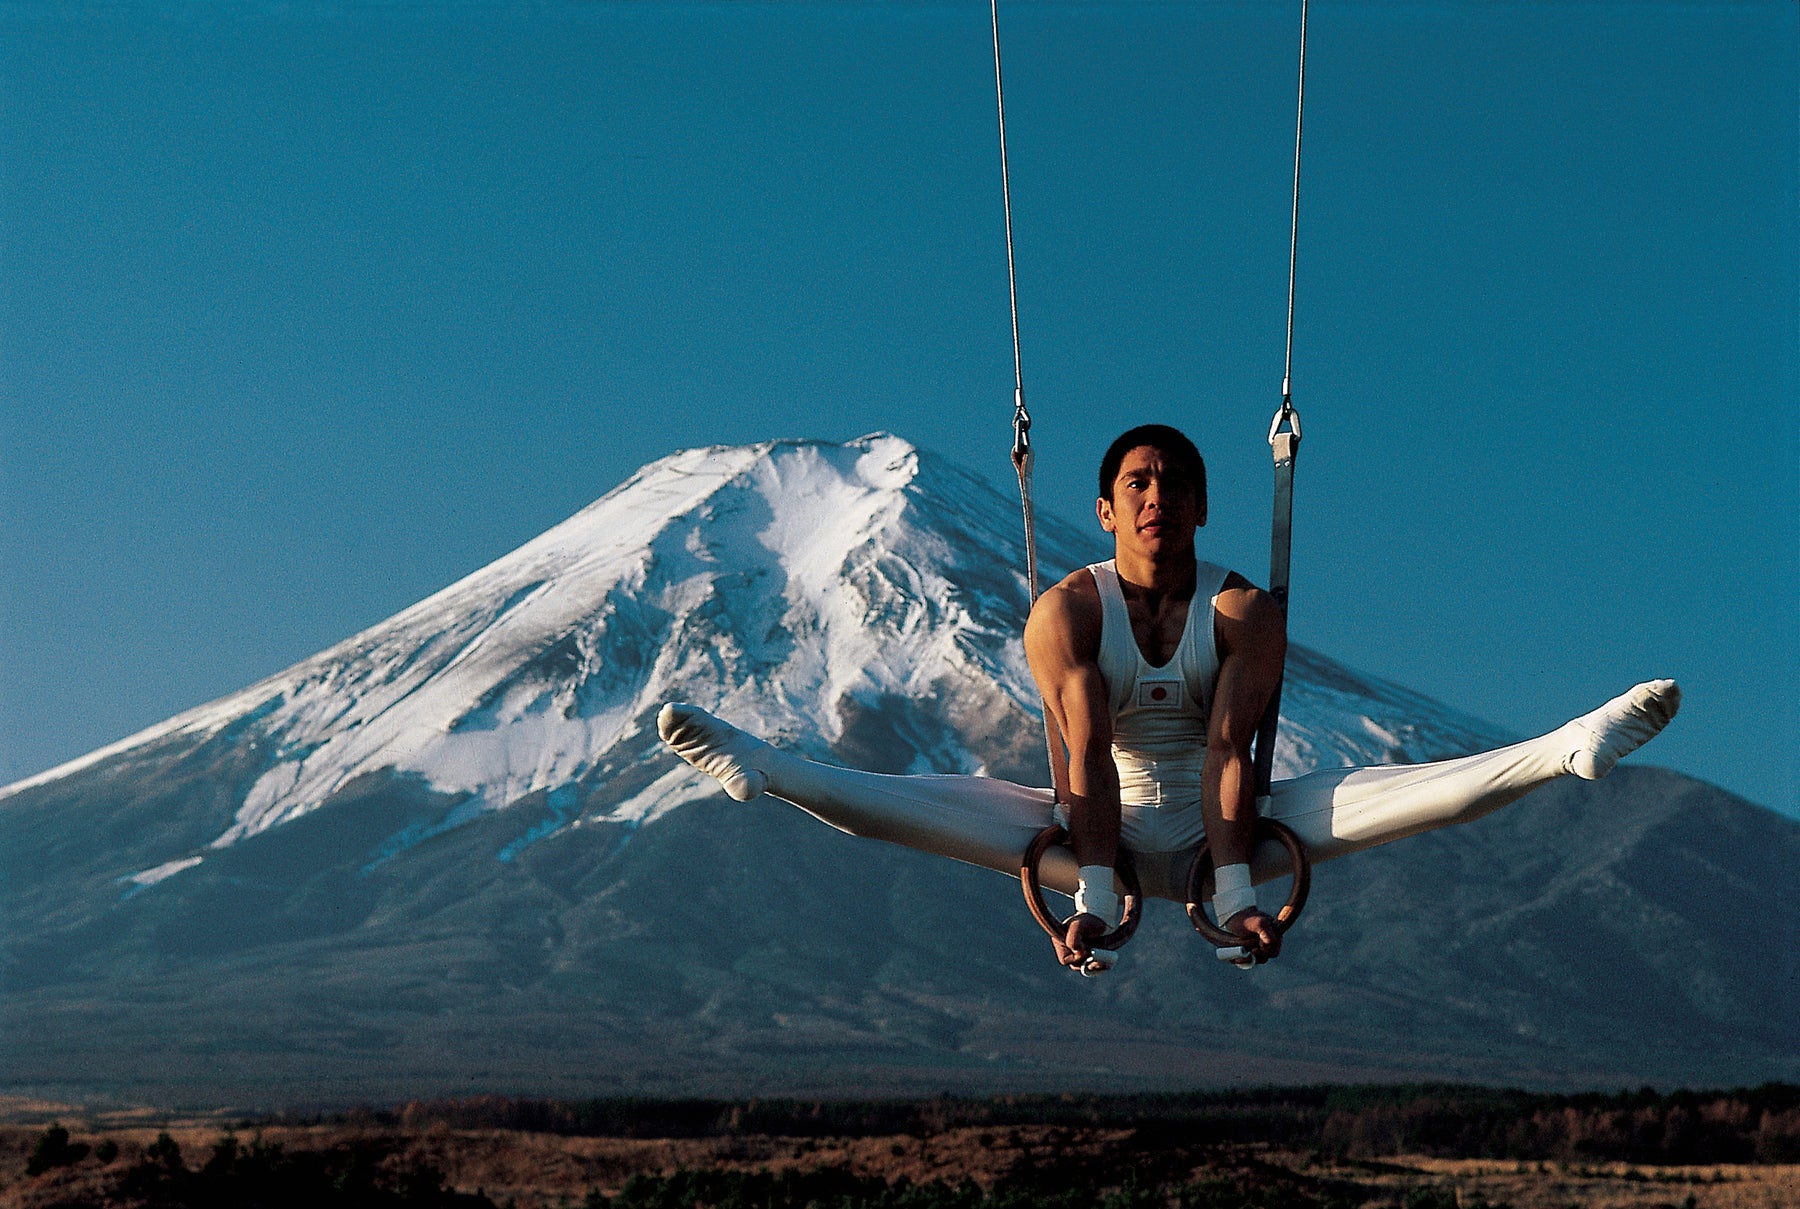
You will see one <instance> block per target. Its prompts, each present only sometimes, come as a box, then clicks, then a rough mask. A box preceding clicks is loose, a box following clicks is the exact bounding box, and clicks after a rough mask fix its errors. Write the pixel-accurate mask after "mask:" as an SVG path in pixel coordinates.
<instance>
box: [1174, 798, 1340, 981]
mask: <svg viewBox="0 0 1800 1209" xmlns="http://www.w3.org/2000/svg"><path fill="white" fill-rule="evenodd" d="M1253 834H1254V835H1255V837H1256V839H1257V841H1258V842H1260V841H1262V840H1278V841H1279V842H1280V843H1281V846H1282V847H1283V848H1286V849H1287V853H1288V862H1289V863H1290V864H1291V865H1292V866H1293V869H1294V888H1293V889H1292V890H1290V891H1288V898H1287V902H1285V903H1283V904H1282V906H1281V910H1280V911H1277V912H1276V913H1275V931H1276V932H1277V934H1279V933H1284V932H1286V931H1287V930H1288V929H1289V928H1291V927H1293V926H1294V921H1295V920H1296V919H1298V918H1299V917H1300V909H1301V908H1302V907H1304V906H1306V896H1307V894H1308V892H1310V891H1311V890H1312V861H1311V860H1310V859H1308V857H1307V855H1306V845H1305V844H1302V843H1301V842H1300V837H1299V836H1297V835H1295V834H1294V831H1293V828H1291V827H1288V826H1287V825H1285V824H1283V823H1278V822H1276V821H1275V820H1274V819H1265V818H1258V819H1257V820H1256V830H1255V832H1254V833H1253ZM1211 868H1212V852H1211V850H1210V849H1209V848H1208V846H1207V843H1206V841H1205V840H1201V841H1200V850H1199V851H1198V852H1196V853H1194V863H1193V865H1192V867H1190V868H1189V869H1188V879H1187V913H1188V919H1189V921H1191V922H1192V923H1193V925H1194V931H1196V932H1198V933H1200V935H1202V936H1204V937H1206V939H1207V940H1209V941H1211V942H1212V943H1213V945H1214V946H1216V947H1217V948H1221V949H1224V948H1229V947H1231V946H1233V945H1241V944H1243V943H1244V938H1243V937H1242V936H1239V935H1238V934H1237V933H1235V932H1230V931H1227V930H1226V929H1225V928H1224V927H1223V926H1222V925H1223V924H1224V923H1225V922H1226V921H1224V920H1220V921H1219V922H1218V923H1214V922H1213V921H1212V920H1211V919H1208V918H1207V915H1206V908H1205V907H1203V906H1201V905H1200V885H1201V883H1202V882H1203V881H1204V880H1205V877H1206V871H1207V870H1208V869H1211Z"/></svg>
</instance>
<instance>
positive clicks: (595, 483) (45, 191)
mask: <svg viewBox="0 0 1800 1209" xmlns="http://www.w3.org/2000/svg"><path fill="white" fill-rule="evenodd" d="M1001 19H1002V23H1003V34H1004V36H1005V38H1006V67H1007V89H1008V119H1009V126H1010V130H1009V136H1010V146H1011V151H1012V157H1013V162H1012V167H1013V183H1014V189H1015V195H1014V203H1015V220H1016V231H1017V239H1018V252H1019V257H1020V264H1019V271H1020V280H1019V286H1020V308H1021V321H1022V324H1023V328H1024V332H1023V339H1024V361H1025V379H1026V391H1027V396H1028V401H1029V403H1030V406H1031V410H1032V412H1033V415H1034V416H1035V417H1036V420H1037V428H1036V431H1035V435H1036V438H1037V443H1038V447H1039V450H1040V457H1041V462H1040V469H1039V481H1038V490H1039V494H1040V497H1041V498H1042V500H1043V502H1044V504H1045V506H1046V507H1047V508H1049V509H1050V510H1051V511H1054V512H1056V513H1059V514H1061V515H1063V516H1066V517H1069V518H1071V519H1076V520H1083V519H1085V518H1086V517H1087V516H1088V515H1089V513H1090V509H1091V491H1092V487H1091V475H1092V471H1091V466H1092V463H1093V462H1094V461H1095V459H1096V457H1097V454H1098V452H1099V450H1100V448H1101V447H1102V446H1103V445H1104V443H1105V441H1106V440H1107V438H1108V437H1110V436H1111V435H1112V433H1113V432H1115V431H1117V430H1118V429H1120V428H1123V427H1125V426H1127V425H1128V424H1131V423H1136V422H1139V421H1141V420H1146V419H1157V420H1165V421H1169V422H1174V423H1178V424H1181V425H1182V426H1184V427H1186V428H1187V429H1189V430H1190V431H1191V432H1193V433H1194V435H1195V436H1196V438H1197V439H1198V440H1199V441H1200V443H1201V445H1202V448H1203V449H1204V450H1205V451H1206V453H1207V455H1208V459H1209V463H1210V464H1211V466H1212V471H1213V484H1214V498H1213V515H1214V523H1213V525H1212V527H1211V528H1210V529H1209V530H1208V531H1207V532H1206V534H1205V535H1203V540H1204V541H1205V543H1206V545H1207V552H1208V553H1209V555H1210V556H1212V557H1214V558H1215V559H1216V560H1218V561H1223V562H1229V563H1231V564H1233V565H1237V566H1240V567H1242V568H1244V569H1245V570H1246V571H1247V572H1249V573H1250V574H1251V575H1252V577H1253V578H1258V579H1260V578H1262V576H1263V574H1264V572H1265V570H1266V566H1267V553H1266V541H1267V538H1266V526H1267V518H1268V498H1267V497H1268V478H1269V471H1268V454H1267V446H1266V444H1265V443H1264V440H1263V437H1264V432H1265V431H1266V427H1267V424H1268V419H1269V415H1270V413H1271V411H1272V410H1273V408H1274V406H1275V403H1276V402H1277V397H1278V392H1279V386H1280V377H1281V361H1282V347H1283V318H1284V314H1283V312H1284V306H1285V289H1286V270H1287V236H1288V200H1289V199H1288V190H1289V187H1290V178H1289V173H1290V171H1291V160H1290V157H1291V155H1292V150H1293V147H1292V138H1293V132H1292V121H1293V85H1294V79H1293V74H1294V62H1293V60H1294V49H1295V45H1294V43H1295V35H1296V32H1297V22H1298V4H1297V2H1296V3H1294V4H1288V3H1277V2H1270V3H1261V2H1258V3H1218V4H1202V3H1180V4H1177V3H1150V2H1145V3H1079V4H1075V3H1066V4H1065V3H1057V2H1054V0H1033V2H1031V3H1024V2H1021V0H1013V2H1011V3H1005V4H1003V5H1002V6H1001ZM987 22H988V12H987V7H986V5H985V4H982V3H968V2H958V3H930V2H924V0H920V2H916V3H830V4H826V3H817V4H808V3H788V4H761V3H753V2H743V3H732V4H725V3H712V4H708V3H692V4H688V3H668V4H661V3H658V4H649V3H646V4H607V3H583V4H559V3H539V4H492V5H490V4H481V5H476V4H412V3H405V4H402V3H392V4H387V3H354V4H352V3H345V4H315V3H305V2H293V3H282V4H274V3H269V4H248V3H171V4H155V5H151V4H130V3H113V4H79V3H76V4H29V3H17V2H13V3H5V4H0V508H3V510H0V780H12V779H14V778H16V777H20V776H25V775H28V774H30V773H33V772H36V771H39V770H40V769H42V768H45V767H48V766H50V765H53V764H55V763H58V762H60V761H62V760H64V759H67V758H70V757H73V756H76V755H79V754H81V753H83V752H85V751H87V750H90V749H92V748H93V747H96V746H99V745H101V744H103V743H106V742H109V741H111V740H114V739H117V738H119V737H122V736H123V735H125V734H127V733H129V732H131V731H133V730H135V729H137V728H139V727H142V726H145V725H148V724H150V723H152V722H155V721H158V720H160V719H161V718H163V717H166V716H168V715H170V714H172V713H175V712H177V711H179V710H181V709H184V708H187V707H189V706H192V705H196V704H199V703H200V702H202V701H205V700H208V699H210V698H212V697H215V696H218V695H220V694H223V693H225V692H228V691H230V690H232V689H235V688H238V687H240V686H242V685H244V684H246V683H248V682H250V681H252V680H254V679H256V678H258V677H261V676H263V675H266V674H268V673H270V672H273V671H276V670H278V669H280V668H282V667H284V666H287V665H288V664H290V663H292V662H294V661H295V660H298V659H300V658H303V657H304V656H306V655H309V654H311V653H313V652H314V651H316V650H319V649H321V648H322V647H324V646H326V645H329V644H330V643H332V642H335V641H337V640H339V639H341V638H344V637H346V636H348V635H349V634H351V633H353V632H354V631H356V630H358V629H360V628H362V627H364V626H367V625H370V624H372V623H374V622H376V621H378V620H380V619H382V618H384V617H386V616H388V615H390V614H391V613H393V612H395V611H397V610H398V609H400V608H402V607H404V606H405V605H407V604H410V603H412V602H413V601H415V600H417V599H419V598H421V597H423V596H425V595H427V594H429V593H430V592H432V591H435V590H436V589H437V588H440V587H442V586H443V585H445V584H447V583H449V582H451V581H452V580H454V579H456V578H458V577H460V576H462V575H464V574H466V573H467V572H469V571H471V570H474V569H475V568H477V567H479V566H481V565H483V564H485V563H486V562H488V561H490V560H491V559H493V558H495V557H498V556H499V555H501V554H504V553H506V552H507V551H508V550H511V549H512V548H514V547H515V546H517V545H518V544H520V543H521V542H523V541H524V540H526V539H528V538H529V537H531V536H533V535H534V534H536V533H538V532H540V531H542V530H543V529H545V528H548V527H549V526H550V525H552V524H554V523H556V522H557V521H559V520H561V519H562V518H564V517H565V516H567V515H569V514H570V513H572V512H574V511H575V510H576V509H578V508H580V507H581V506H582V505H584V504H586V503H587V502H589V501H590V500H592V499H594V498H596V497H598V496H599V495H601V494H603V493H604V492H605V491H607V490H608V489H610V488H611V487H613V486H614V485H616V484H617V483H618V482H619V481H620V480H621V479H622V478H624V477H625V476H626V475H627V474H628V473H629V472H630V471H631V470H632V469H634V468H635V467H636V466H638V465H640V464H641V463H643V462H645V461H648V460H650V459H652V458H655V457H658V456H661V455H662V454H665V453H667V452H670V451H671V450H674V449H677V448H682V447H686V446H691V445H704V444H717V443H737V442H747V441H756V440H764V439H768V438H772V437H780V436H817V437H826V438H836V439H844V438H849V437H853V436H857V435H860V434H862V433H864V432H868V431H872V430H875V429H888V430H892V431H895V432H898V433H900V434H902V435H904V436H906V437H908V438H909V439H911V440H913V441H915V442H916V443H918V444H920V445H922V446H924V447H926V448H928V449H932V450H935V451H937V452H939V453H942V454H945V455H947V456H949V457H952V458H954V459H956V460H958V461H959V462H961V463H963V464H965V465H967V466H969V467H971V468H973V469H975V470H977V471H978V472H980V473H983V474H985V475H988V476H990V477H991V478H992V479H993V480H994V481H995V482H996V483H997V484H998V485H1000V486H1001V487H1002V488H1003V489H1006V490H1009V491H1010V490H1011V486H1010V474H1011V471H1010V466H1009V465H1008V463H1007V459H1006V453H1007V447H1008V441H1009V439H1010V431H1009V419H1010V413H1011V394H1012V360H1011V345H1010V333H1009V326H1008V319H1007V310H1006V279H1005V253H1004V244H1003V232H1002V227H1001V214H1000V193H999V170H998V154H997V148H996V137H995V131H994V117H993V77H992V64H991V59H990V53H991V52H990V47H989V42H988V37H989V35H988V28H987ZM1311 38H1312V40H1311V47H1310V56H1309V64H1308V69H1309V78H1308V98H1307V99H1308V112H1307V135H1306V157H1307V158H1306V180H1305V185H1304V200H1303V210H1302V217H1301V249H1300V281H1299V289H1300V298H1299V315H1298V320H1299V326H1298V332H1297V338H1296V348H1295V393H1296V399H1297V402H1298V403H1299V406H1300V408H1301V411H1302V414H1303V416H1304V420H1305V425H1306V443H1305V446H1304V448H1303V450H1302V455H1301V465H1300V481H1299V492H1298V494H1299V500H1298V515H1297V532H1296V546H1295V587H1294V604H1293V619H1292V628H1293V632H1294V635H1295V637H1296V638H1297V639H1298V640H1299V641H1301V642H1304V643H1306V644H1308V645H1311V646H1314V647H1317V648H1319V649H1321V650H1323V651H1325V652H1326V653H1327V654H1330V655H1332V656H1334V657H1336V658H1339V659H1342V660H1344V661H1346V662H1348V663H1350V664H1352V665H1354V666H1357V667H1359V668H1362V669H1364V670H1366V671H1369V672H1373V673H1376V674H1378V675H1382V676H1386V677H1389V678H1391V679H1394V680H1398V681H1400V682H1402V683H1404V684H1406V685H1408V686H1410V687H1413V688H1415V689H1418V690H1420V691H1423V692H1426V693H1429V694H1432V695H1434V696H1436V697H1439V698H1441V699H1443V700H1445V701H1447V702H1449V703H1451V704H1453V705H1455V706H1457V707H1459V708H1461V709H1464V710H1466V711H1469V712H1472V713H1474V714H1477V715H1479V716H1482V717H1485V718H1488V719H1490V720H1491V721H1494V722H1496V723H1499V724H1501V725H1503V726H1505V727H1508V728H1510V729H1512V730H1515V731H1518V732H1521V733H1523V732H1529V731H1535V730H1538V729H1545V728H1548V727H1550V726H1552V725H1555V724H1556V723H1558V722H1560V721H1561V720H1563V719H1564V718H1566V717H1568V716H1570V715H1572V714H1574V713H1576V712H1579V711H1581V710H1584V709H1586V708H1589V707H1590V706H1591V705H1593V704H1596V703H1598V702H1599V701H1601V700H1603V699H1605V698H1606V697H1609V696H1611V695H1612V694H1613V693H1615V692H1617V691H1619V690H1621V689H1623V688H1624V687H1626V686H1628V685H1629V684H1631V683H1632V682H1634V681H1636V680H1639V679H1643V678H1647V677H1651V676H1661V675H1672V676H1675V677H1677V678H1679V679H1680V680H1681V681H1682V682H1683V685H1684V687H1685V688H1686V690H1687V703H1686V705H1685V706H1684V710H1683V713H1682V716H1681V718H1680V720H1679V721H1678V722H1677V724H1676V725H1675V726H1674V727H1673V728H1672V729H1671V730H1670V731H1669V732H1668V733H1667V734H1666V735H1665V736H1663V737H1662V738H1661V739H1659V740H1658V741H1657V743H1656V745H1655V746H1654V747H1653V748H1652V749H1650V750H1649V751H1647V752H1646V753H1645V756H1644V758H1645V759H1647V760H1649V761H1651V762H1654V763H1659V764H1664V765H1667V766H1670V767H1674V768H1677V769H1680V770H1682V771H1684V772H1688V773H1691V774H1693V775H1696V776H1700V777H1703V778H1705V779H1707V780H1710V781H1713V782H1716V783H1718V784H1720V785H1723V786H1725V787H1726V788H1728V789H1731V790H1733V791H1735V792H1738V793H1741V794H1744V795H1745V796H1748V797H1750V798H1752V799H1754V800H1756V801H1759V802H1762V803H1764V804H1767V805H1771V806H1775V807H1777V808H1780V809H1784V810H1787V811H1789V812H1790V813H1796V814H1800V765H1797V763H1796V760H1797V757H1796V752H1797V751H1800V714H1797V706H1796V702H1797V700H1800V693H1796V690H1795V687H1794V686H1795V685H1796V684H1797V683H1800V653H1797V643H1796V632H1797V630H1800V626H1797V625H1796V618H1797V617H1800V608H1797V607H1796V606H1797V605H1800V484H1797V479H1800V438H1797V435H1796V427H1797V424H1796V420H1797V416H1800V350H1797V343H1800V335H1797V333H1800V250H1797V249H1800V221H1797V218H1796V196H1797V194H1800V163H1797V150H1796V148H1797V145H1800V135H1797V120H1796V113H1797V111H1800V101H1797V98H1800V67H1797V59H1800V52H1797V49H1796V48H1797V47H1800V6H1796V5H1795V4H1794V3H1792V2H1791V0H1771V2H1767V3H1680V4H1670V3H1657V2H1656V0H1631V2H1629V3H1603V2H1599V0H1595V2H1581V3H1577V2H1570V3H1524V2H1521V3H1499V2H1494V3H1401V2H1399V0H1381V2H1376V0H1355V2H1351V0H1316V2H1315V4H1314V5H1313V9H1312V30H1311Z"/></svg>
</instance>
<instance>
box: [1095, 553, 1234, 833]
mask: <svg viewBox="0 0 1800 1209" xmlns="http://www.w3.org/2000/svg"><path fill="white" fill-rule="evenodd" d="M1088 570H1089V571H1090V572H1092V573H1093V576H1094V586H1095V587H1096V588H1098V589H1099V591H1100V616H1101V623H1100V660H1099V663H1100V676H1101V678H1102V679H1104V680H1105V681H1106V686H1107V690H1108V694H1109V698H1110V705H1111V708H1112V724H1113V742H1112V753H1113V763H1114V764H1115V765H1117V766H1118V769H1119V803H1120V805H1122V806H1128V807H1130V806H1187V805H1190V804H1193V803H1196V802H1198V801H1199V800H1200V772H1201V769H1202V768H1204V767H1205V765H1206V724H1207V719H1208V716H1209V715H1210V713H1211V710H1212V698H1213V686H1214V685H1215V684H1217V682H1218V679H1219V653H1218V650H1217V648H1216V646H1215V644H1214V641H1213V608H1214V600H1215V599H1216V598H1217V596H1218V594H1219V592H1220V590H1221V589H1222V588H1223V587H1224V586H1225V579H1226V577H1227V576H1229V575H1230V574H1231V572H1230V571H1229V570H1227V569H1226V568H1224V567H1219V566H1215V565H1213V564H1212V563H1208V562H1202V563H1200V564H1199V566H1198V569H1197V572H1196V576H1195V580H1194V598H1193V600H1191V601H1190V602H1188V616H1187V625H1186V628H1184V629H1183V630H1182V632H1181V641H1180V642H1179V643H1178V644H1176V647H1175V654H1174V655H1173V656H1171V657H1170V659H1169V661H1168V662H1167V663H1165V664H1163V665H1162V666H1161V667H1151V666H1150V664H1149V662H1148V661H1147V660H1146V659H1145V658H1144V654H1143V652H1142V651H1141V650H1140V649H1139V648H1138V644H1137V639H1136V638H1135V637H1133V636H1132V633H1131V616H1130V614H1129V613H1128V612H1127V611H1126V608H1125V594H1124V592H1123V591H1122V590H1121V589H1120V587H1119V573H1118V569H1117V568H1116V567H1115V566H1114V564H1113V561H1112V560H1111V559H1108V560H1107V561H1106V562H1103V563H1093V564H1091V565H1090V566H1089V567H1088Z"/></svg>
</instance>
